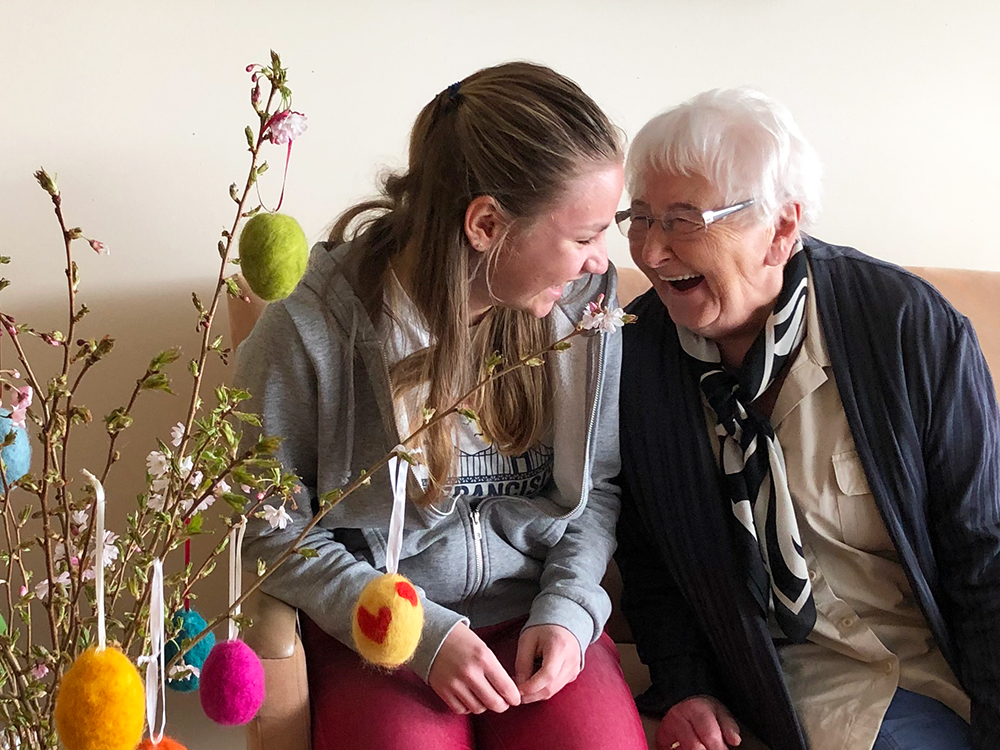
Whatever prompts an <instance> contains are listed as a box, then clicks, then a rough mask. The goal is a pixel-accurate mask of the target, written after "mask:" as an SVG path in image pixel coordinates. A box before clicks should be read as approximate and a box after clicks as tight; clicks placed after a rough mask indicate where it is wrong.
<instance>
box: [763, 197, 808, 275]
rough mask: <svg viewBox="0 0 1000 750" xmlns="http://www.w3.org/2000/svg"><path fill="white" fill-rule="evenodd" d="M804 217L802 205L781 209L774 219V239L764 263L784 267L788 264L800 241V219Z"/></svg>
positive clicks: (787, 204)
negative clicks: (796, 244)
mask: <svg viewBox="0 0 1000 750" xmlns="http://www.w3.org/2000/svg"><path fill="white" fill-rule="evenodd" d="M801 217H802V204H800V203H786V204H785V205H784V206H782V207H781V210H780V211H779V212H778V215H777V216H776V217H775V219H774V237H773V238H772V239H771V247H769V248H768V251H767V255H766V256H765V258H764V263H765V264H766V265H769V266H783V265H785V263H787V262H788V259H789V258H790V257H791V255H792V250H793V249H794V248H795V243H797V242H798V241H799V219H800V218H801Z"/></svg>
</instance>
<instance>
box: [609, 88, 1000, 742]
mask: <svg viewBox="0 0 1000 750" xmlns="http://www.w3.org/2000/svg"><path fill="white" fill-rule="evenodd" d="M626 173H627V179H628V187H629V192H630V194H631V195H632V202H631V206H630V208H629V209H628V210H627V211H622V212H619V215H618V217H617V219H618V221H619V225H620V226H621V228H622V229H623V231H624V232H625V233H626V235H627V237H628V239H629V246H630V249H631V253H632V258H633V259H634V260H635V263H636V264H637V265H638V266H639V268H640V269H642V271H643V272H644V273H645V274H646V275H647V276H648V277H649V280H650V281H651V282H652V284H653V288H652V290H650V292H649V293H647V294H646V295H645V296H643V297H642V298H640V299H639V300H637V301H636V302H635V303H634V304H633V306H632V307H631V312H634V313H636V314H637V315H638V316H639V322H638V324H637V325H634V326H629V327H628V328H627V329H626V330H625V341H624V347H625V350H624V364H623V369H622V389H621V394H622V395H621V448H622V451H621V452H622V463H623V466H622V476H621V483H622V485H623V490H624V492H623V508H622V516H621V521H620V524H619V544H620V547H619V552H618V554H617V558H618V562H619V566H620V568H621V571H622V574H623V577H624V581H625V595H624V598H623V607H624V610H625V613H626V615H627V616H628V618H629V621H630V623H631V626H632V629H633V632H634V635H635V639H636V643H637V645H638V649H639V654H640V656H641V657H642V659H643V661H644V662H645V663H646V664H647V665H648V666H649V668H650V673H651V676H652V680H653V687H652V688H651V689H650V690H649V691H648V692H646V693H645V694H644V695H643V696H641V697H640V698H639V704H640V708H642V709H643V710H645V711H647V712H655V713H656V714H657V715H658V716H662V717H663V719H662V722H661V724H660V727H659V730H658V734H657V748H658V749H659V750H670V749H671V748H673V749H674V750H677V749H678V748H679V749H680V750H701V749H702V748H705V749H706V750H723V749H724V748H726V747H727V746H735V745H737V744H739V742H740V737H739V735H740V725H743V726H744V727H748V728H749V729H750V730H752V732H753V733H755V734H756V735H757V736H758V737H759V738H760V739H761V740H762V741H764V742H765V743H767V744H768V745H769V746H770V747H771V748H772V750H799V749H801V750H804V749H805V748H807V747H808V748H811V750H834V748H836V750H869V749H870V748H876V749H877V750H881V749H882V748H886V749H888V748H891V749H892V750H932V749H933V750H939V749H940V750H944V749H945V748H947V749H948V750H952V749H955V748H963V749H964V748H970V747H974V748H977V750H985V749H986V748H997V747H1000V413H998V410H997V403H996V397H995V394H994V388H993V384H992V381H991V379H990V374H989V371H988V369H987V365H986V362H985V360H984V358H983V355H982V352H981V351H980V348H979V345H978V342H977V340H976V336H975V333H974V332H973V330H972V326H971V325H970V323H969V321H968V320H967V319H966V318H965V317H963V316H962V315H961V314H959V313H958V312H956V311H955V309H954V308H952V307H951V305H949V304H948V302H946V301H945V300H944V299H943V298H942V297H941V295H940V294H939V293H938V292H937V291H936V290H935V289H934V288H933V287H931V286H930V285H929V284H927V283H925V282H923V281H922V280H920V279H919V278H916V277H914V276H913V275H911V274H909V273H907V272H906V271H904V270H902V269H900V268H898V267H896V266H892V265H890V264H888V263H884V262H882V261H879V260H876V259H874V258H871V257H869V256H867V255H863V254H862V253H860V252H858V251H857V250H854V249H851V248H847V247H838V246H834V245H828V244H826V243H825V242H821V241H819V240H817V239H815V238H813V237H810V236H808V235H807V234H804V233H803V229H805V228H806V227H807V226H808V225H809V222H810V221H811V220H812V219H814V217H815V213H816V210H817V200H818V194H819V182H820V165H819V160H818V158H817V157H816V155H815V152H814V151H813V149H812V148H811V147H810V146H809V145H808V144H807V143H806V141H805V140H804V139H803V137H802V135H801V134H800V131H799V129H798V128H797V126H796V125H795V123H794V122H793V120H792V118H791V116H790V115H789V113H788V112H787V110H785V109H784V108H783V107H781V106H780V105H778V104H776V103H775V102H773V101H771V100H769V99H768V98H766V97H765V96H763V95H761V94H759V93H756V92H753V91H749V90H734V91H712V92H708V93H705V94H701V95H699V96H697V97H695V98H694V99H692V100H691V101H689V102H687V103H686V104H683V105H681V106H679V107H677V108H675V109H673V110H670V111H668V112H666V113H664V114H662V115H659V116H658V117H656V118H654V119H653V120H652V121H650V122H649V123H648V124H647V125H646V126H645V127H644V128H643V129H642V131H641V132H640V133H639V134H638V136H637V137H636V139H635V142H634V144H633V146H632V150H631V153H630V154H629V158H628V162H627V166H626ZM737 722H739V723H737Z"/></svg>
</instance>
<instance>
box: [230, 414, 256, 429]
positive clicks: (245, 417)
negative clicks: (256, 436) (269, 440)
mask: <svg viewBox="0 0 1000 750" xmlns="http://www.w3.org/2000/svg"><path fill="white" fill-rule="evenodd" d="M233 416H234V417H236V418H237V419H238V420H240V421H241V422H246V423H247V424H252V425H253V426H254V427H260V425H261V421H260V417H258V416H257V415H256V414H252V413H250V412H246V411H234V412H233Z"/></svg>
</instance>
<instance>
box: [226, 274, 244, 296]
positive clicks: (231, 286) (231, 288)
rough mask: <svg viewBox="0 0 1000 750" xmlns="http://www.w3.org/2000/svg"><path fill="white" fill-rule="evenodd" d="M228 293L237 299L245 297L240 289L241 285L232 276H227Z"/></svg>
mask: <svg viewBox="0 0 1000 750" xmlns="http://www.w3.org/2000/svg"><path fill="white" fill-rule="evenodd" d="M226 293H227V294H228V295H229V296H230V297H235V298H236V299H243V297H244V294H243V292H242V291H241V290H240V287H239V285H238V284H237V283H236V280H235V279H233V278H232V277H228V278H226Z"/></svg>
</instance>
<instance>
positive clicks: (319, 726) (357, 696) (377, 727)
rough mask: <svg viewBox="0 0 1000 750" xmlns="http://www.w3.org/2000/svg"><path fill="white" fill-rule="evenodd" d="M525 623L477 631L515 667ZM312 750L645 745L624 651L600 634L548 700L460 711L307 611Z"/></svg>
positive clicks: (556, 749)
mask: <svg viewBox="0 0 1000 750" xmlns="http://www.w3.org/2000/svg"><path fill="white" fill-rule="evenodd" d="M523 624H524V620H523V619H519V620H512V621H510V622H506V623H501V624H499V625H493V626H491V627H488V628H481V629H479V630H477V631H476V634H477V635H479V637H480V638H482V639H483V640H484V641H485V642H486V644H487V645H488V646H489V647H490V648H491V649H493V652H494V653H495V654H496V655H497V658H498V659H499V660H500V663H501V664H502V665H503V666H504V668H505V669H506V670H507V671H508V672H509V673H510V674H513V673H514V657H515V654H516V652H517V639H518V636H519V635H520V632H521V627H522V625H523ZM302 630H303V641H304V645H305V650H306V654H307V659H306V663H307V665H308V670H309V693H310V699H311V702H312V733H313V750H500V749H501V748H503V750H539V749H544V750H646V740H645V736H644V734H643V730H642V722H641V721H640V719H639V714H638V713H637V712H636V708H635V703H634V702H633V701H632V695H631V693H630V692H629V689H628V686H627V685H626V683H625V678H624V677H623V676H622V670H621V667H620V666H619V663H618V651H617V650H616V649H615V645H614V643H613V642H612V640H611V639H610V638H609V637H608V636H607V635H606V634H602V635H601V637H600V639H599V640H598V641H597V642H596V643H594V644H593V645H591V646H590V648H589V649H587V658H586V659H585V660H584V669H583V671H581V672H580V674H579V675H578V676H577V678H576V680H574V681H573V682H571V683H570V684H569V685H567V686H566V687H564V688H563V689H562V690H560V691H559V692H558V693H557V694H556V695H555V696H553V697H552V698H550V699H549V700H547V701H539V702H537V703H529V704H526V705H523V706H515V707H513V708H509V709H507V711H505V712H504V713H502V714H497V713H493V712H491V711H487V712H486V713H483V714H479V715H472V714H470V715H458V714H454V713H452V712H451V711H450V710H449V709H448V707H447V706H446V705H445V704H444V702H443V701H442V700H441V699H440V698H439V697H438V696H437V694H436V693H435V692H434V691H433V690H432V689H431V688H430V686H429V685H427V684H426V683H425V682H424V681H423V680H422V679H420V678H419V677H418V676H417V675H416V674H414V673H413V672H410V671H409V670H407V669H405V668H404V669H400V670H397V671H396V672H393V673H391V674H387V673H384V672H380V671H378V670H375V669H372V668H371V667H369V666H366V665H365V664H364V663H363V662H362V661H361V659H360V658H359V657H358V655H357V654H356V653H355V652H354V651H352V650H351V649H349V648H347V647H346V646H344V645H343V644H341V643H340V642H338V641H337V640H336V639H334V638H332V637H330V636H329V635H327V634H326V633H325V632H323V631H322V630H320V628H319V627H317V626H316V625H315V624H314V623H313V622H312V621H310V620H309V619H308V618H306V617H304V616H303V622H302Z"/></svg>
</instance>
